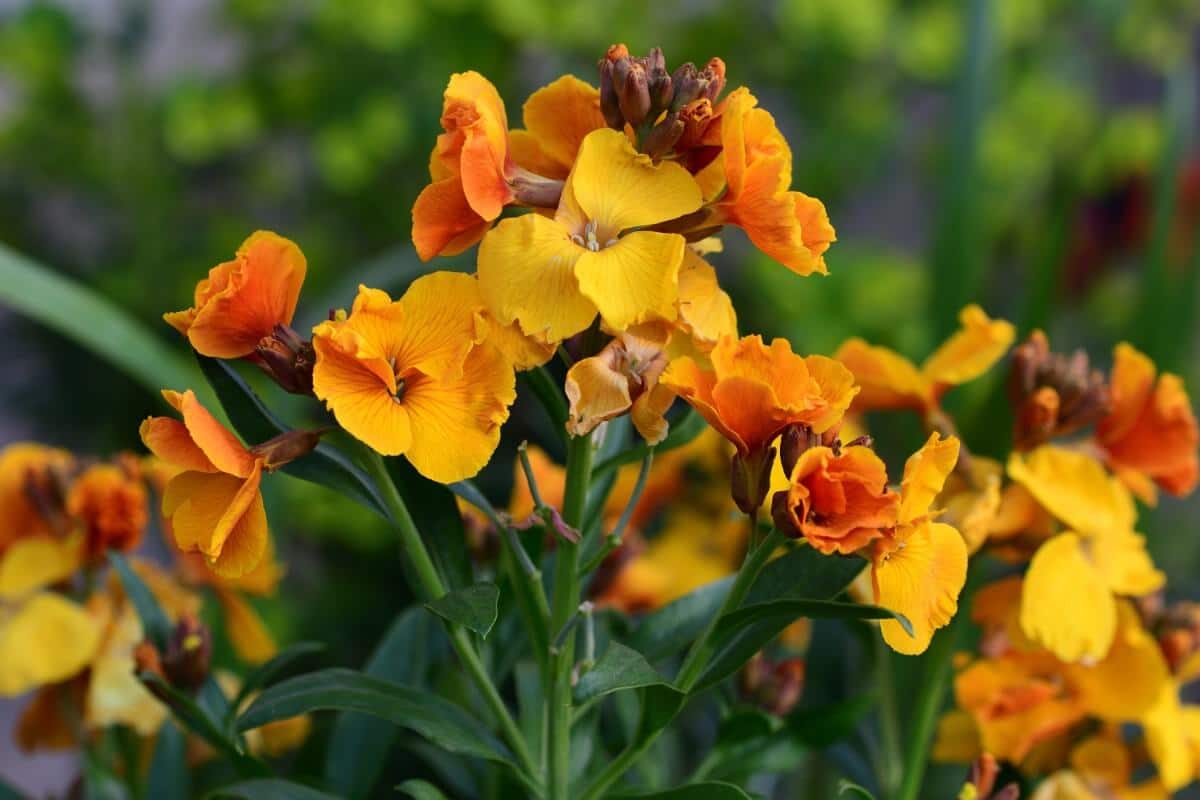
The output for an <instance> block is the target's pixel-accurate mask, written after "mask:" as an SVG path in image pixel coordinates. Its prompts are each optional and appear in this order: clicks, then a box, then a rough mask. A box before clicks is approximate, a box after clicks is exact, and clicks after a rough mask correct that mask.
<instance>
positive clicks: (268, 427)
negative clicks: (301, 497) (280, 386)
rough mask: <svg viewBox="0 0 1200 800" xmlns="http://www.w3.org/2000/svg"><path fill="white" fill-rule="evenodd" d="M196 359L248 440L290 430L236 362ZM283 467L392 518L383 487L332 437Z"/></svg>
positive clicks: (222, 404) (300, 477)
mask: <svg viewBox="0 0 1200 800" xmlns="http://www.w3.org/2000/svg"><path fill="white" fill-rule="evenodd" d="M196 360H197V361H199V363H200V369H201V371H202V372H203V373H204V377H205V378H207V379H208V382H209V385H211V386H212V388H213V391H214V392H216V394H217V398H218V399H219V400H220V401H221V407H222V408H223V409H224V410H225V413H226V414H227V415H228V417H229V420H230V422H231V423H232V424H233V427H234V430H236V431H237V432H238V434H239V435H241V437H242V439H244V440H245V441H246V442H247V443H249V444H252V445H253V444H261V443H262V442H265V441H267V440H268V439H272V438H274V437H275V436H278V435H279V434H281V433H285V432H287V431H288V430H290V428H289V427H288V426H287V425H285V424H284V423H283V421H282V420H280V419H279V418H278V417H277V416H276V415H275V414H274V413H273V412H272V411H271V410H270V409H269V408H267V407H266V405H265V404H264V403H263V401H262V399H261V398H259V396H258V395H257V394H256V393H255V392H254V390H253V389H251V388H250V385H249V384H248V383H246V381H245V380H244V379H243V378H242V376H241V375H239V374H238V373H237V370H236V369H234V367H233V365H232V364H230V363H228V362H226V361H220V360H218V359H215V358H207V357H206V356H202V355H199V354H197V356H196ZM327 438H329V437H327ZM282 471H283V472H285V473H287V474H288V475H291V476H293V477H296V478H299V479H300V480H304V481H308V482H309V483H316V484H319V485H321V486H325V487H327V488H330V489H333V490H334V491H335V492H338V493H339V494H341V495H344V496H346V497H349V498H350V499H351V500H354V501H356V502H358V503H359V504H361V505H363V506H366V507H367V508H369V509H371V510H372V511H374V512H375V513H377V514H379V515H380V516H382V517H383V518H384V519H387V518H388V515H387V512H386V511H385V510H384V505H383V501H382V500H381V499H380V495H379V491H378V489H377V488H376V487H375V485H374V483H372V481H371V479H370V478H369V477H368V476H367V474H366V472H364V471H363V470H362V468H361V467H359V466H358V465H357V464H355V463H354V461H353V460H352V459H351V458H350V457H349V456H347V455H346V454H345V453H344V452H342V451H341V450H339V449H338V448H336V447H334V446H333V445H332V444H330V443H329V441H323V442H321V443H320V444H319V445H317V448H316V449H315V450H313V451H312V452H311V453H309V454H308V455H306V456H304V457H302V458H298V459H296V460H295V461H292V462H291V463H289V464H285V465H284V466H283V468H282Z"/></svg>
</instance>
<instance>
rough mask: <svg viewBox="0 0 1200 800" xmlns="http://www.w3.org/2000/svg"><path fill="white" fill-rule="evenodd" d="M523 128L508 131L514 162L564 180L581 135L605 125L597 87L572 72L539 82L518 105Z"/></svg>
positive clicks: (569, 170) (509, 145)
mask: <svg viewBox="0 0 1200 800" xmlns="http://www.w3.org/2000/svg"><path fill="white" fill-rule="evenodd" d="M521 114H522V118H523V119H524V122H525V129H524V130H521V129H517V130H513V131H509V134H508V149H509V154H510V155H511V156H512V159H513V161H515V162H517V165H518V166H521V167H524V168H525V169H527V170H529V171H531V172H534V173H536V174H538V175H544V176H545V177H547V178H556V179H558V180H565V179H566V177H567V175H569V174H570V172H571V165H572V164H574V163H575V156H576V155H577V154H578V152H579V146H580V145H581V144H582V143H583V140H584V138H585V137H586V136H587V135H588V134H589V133H591V132H592V131H594V130H599V129H600V128H606V127H608V126H607V125H606V124H605V122H604V115H603V114H601V113H600V90H599V89H597V88H596V87H594V86H592V85H591V84H589V83H586V82H585V81H581V80H579V78H576V77H575V76H574V75H563V76H562V77H561V78H559V79H558V80H556V81H553V82H552V83H550V84H549V85H547V86H543V87H542V88H540V89H538V90H537V91H536V92H534V93H533V94H531V95H529V99H528V100H526V101H525V105H524V106H523V107H522V109H521Z"/></svg>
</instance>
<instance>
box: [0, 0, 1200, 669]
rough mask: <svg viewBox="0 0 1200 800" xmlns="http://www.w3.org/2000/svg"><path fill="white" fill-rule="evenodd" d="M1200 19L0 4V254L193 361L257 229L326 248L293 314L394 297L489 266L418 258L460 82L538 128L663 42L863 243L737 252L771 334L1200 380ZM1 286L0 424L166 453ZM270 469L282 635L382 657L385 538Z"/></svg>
mask: <svg viewBox="0 0 1200 800" xmlns="http://www.w3.org/2000/svg"><path fill="white" fill-rule="evenodd" d="M1198 26H1200V4H1197V3H1196V2H1195V0H1073V1H1068V0H961V1H960V0H922V1H920V2H902V1H901V0H745V2H737V3H721V2H716V0H686V1H685V0H679V1H676V2H667V1H665V0H664V1H663V2H656V3H646V2H644V0H420V2H416V1H413V0H342V1H341V2H305V3H294V2H284V1H283V0H164V1H163V2H154V3H150V2H137V1H136V0H73V1H72V2H62V3H39V2H35V3H29V2H22V1H21V0H15V2H14V0H0V243H2V244H3V245H5V246H7V247H8V248H11V249H12V250H13V251H17V252H19V253H22V254H24V255H25V256H27V257H29V258H30V259H33V260H36V261H38V262H41V263H42V264H45V265H48V266H49V267H50V268H51V269H52V270H54V271H56V272H58V273H60V274H62V275H65V276H69V277H71V278H73V279H77V280H78V281H81V282H82V283H83V284H85V285H86V286H88V287H90V288H91V289H92V290H94V291H95V292H96V293H97V294H99V295H100V296H102V297H104V298H107V299H108V300H109V301H111V302H112V303H114V304H115V305H117V306H119V307H120V308H121V309H124V310H125V311H126V312H128V314H129V315H131V316H132V317H133V318H134V319H135V320H136V321H137V322H139V323H141V324H143V325H145V326H147V327H148V328H149V329H151V330H152V331H154V332H155V333H156V334H157V335H158V336H159V337H160V338H161V340H162V342H163V343H164V346H165V347H167V348H169V349H170V350H171V351H172V352H173V353H174V354H175V355H177V356H178V357H179V359H180V360H181V362H183V363H186V350H185V346H184V343H183V342H182V340H180V339H179V338H178V337H177V336H175V334H174V333H173V332H172V331H170V330H169V329H168V328H167V326H166V325H165V324H163V323H162V322H161V320H160V315H161V314H162V312H163V311H166V310H173V309H177V308H182V307H186V306H187V305H189V301H190V297H191V290H192V287H193V286H194V284H195V282H196V281H197V280H198V279H199V278H200V277H202V276H203V275H204V273H205V272H206V270H207V269H208V268H209V267H211V266H213V265H214V264H216V263H218V262H220V261H222V260H225V259H227V258H228V257H230V255H231V254H232V253H233V251H234V249H235V248H236V247H237V245H238V244H239V243H240V242H241V240H242V239H243V238H244V237H245V236H246V235H247V234H248V233H249V232H251V231H252V230H254V229H256V228H263V227H265V228H271V229H274V230H276V231H278V232H280V233H282V234H284V235H286V236H288V237H291V238H292V239H294V240H296V241H297V242H298V243H299V244H300V245H301V247H302V248H303V250H304V252H305V253H306V255H307V256H308V260H309V274H308V281H307V284H306V286H305V290H304V296H303V298H302V301H301V304H302V307H301V312H300V314H299V316H298V322H299V324H298V325H297V327H303V326H304V325H307V324H310V323H312V322H315V321H316V320H318V319H320V318H322V317H323V316H324V315H325V314H326V313H327V311H328V309H329V308H330V307H331V306H341V305H345V304H347V303H349V301H350V300H351V298H352V294H353V289H354V287H355V286H356V284H357V283H358V282H359V281H363V282H366V283H369V284H372V285H376V286H380V287H382V288H386V289H389V290H391V291H393V292H398V291H402V289H403V287H404V286H405V285H406V284H407V282H408V281H409V280H411V279H412V277H413V276H415V275H417V274H420V272H421V271H422V270H424V269H428V268H435V267H445V266H452V267H454V268H461V269H470V268H471V266H472V262H471V256H468V257H466V258H458V259H453V260H450V261H449V262H448V263H436V264H433V265H422V264H420V262H418V261H417V259H416V255H415V253H414V251H413V249H412V246H411V244H410V243H409V224H410V218H409V210H410V208H411V205H412V202H413V200H414V198H415V197H416V194H417V193H418V192H419V191H420V189H421V188H422V186H423V185H424V184H425V182H426V180H427V177H428V174H427V170H426V165H427V159H428V153H429V150H430V148H431V146H432V143H433V140H434V137H435V135H436V134H437V132H438V131H439V127H438V117H439V114H440V108H441V93H442V90H443V88H444V86H445V83H446V80H447V78H448V76H449V74H450V73H451V72H454V71H460V70H464V69H468V68H470V69H476V70H479V71H480V72H482V73H483V74H485V75H486V76H488V77H489V78H490V79H491V80H492V81H493V82H495V83H496V85H497V86H498V88H499V89H500V92H501V94H502V96H503V97H504V98H505V99H506V102H507V105H508V112H509V118H510V122H511V123H512V124H514V125H516V124H519V114H520V105H521V102H522V100H523V99H524V98H525V97H526V96H527V95H528V94H529V93H530V92H531V91H532V90H534V89H535V88H537V87H539V86H541V85H543V84H545V83H547V82H549V81H550V80H552V79H554V78H555V77H557V76H558V75H560V74H562V73H564V72H572V73H574V74H576V75H578V76H580V77H581V78H584V79H586V80H589V81H591V82H593V83H594V82H595V81H596V78H595V62H596V60H597V58H599V57H600V56H601V55H602V54H603V52H604V49H605V48H606V47H607V46H608V45H609V44H611V43H613V42H617V41H622V42H625V43H627V44H628V45H629V46H630V49H631V50H633V51H634V52H639V53H640V52H644V51H645V50H646V49H648V48H649V47H651V46H654V45H661V46H662V47H663V48H664V50H665V52H666V56H667V61H668V64H669V65H677V64H679V63H681V62H683V61H694V62H697V63H703V62H704V61H705V60H707V59H708V58H709V57H710V56H712V55H719V56H721V57H722V58H723V59H724V60H725V61H726V63H727V65H728V72H729V80H730V85H731V86H736V85H739V84H743V83H744V84H747V85H748V86H750V87H751V89H752V90H753V91H754V92H755V94H756V95H757V96H758V97H759V99H760V103H761V104H762V105H763V106H765V107H766V108H768V109H769V110H770V111H771V112H772V113H773V114H774V115H775V116H776V118H777V119H778V121H779V124H780V126H781V128H782V129H783V130H784V132H785V133H786V134H787V136H788V139H789V141H790V142H791V143H792V147H793V151H794V155H795V167H794V172H795V180H794V184H793V185H794V187H795V188H799V189H800V190H802V191H804V192H806V193H808V194H812V195H815V196H817V197H820V198H821V199H822V200H824V201H825V202H826V204H827V206H828V208H829V212H830V216H831V218H832V220H833V222H834V225H835V226H836V227H837V230H838V237H839V242H838V243H837V244H836V245H834V247H833V248H832V249H831V251H830V252H829V253H828V263H829V268H830V273H831V274H830V276H829V277H827V278H818V277H813V278H808V279H801V278H798V277H796V276H794V275H792V274H791V273H790V272H788V271H787V270H786V269H784V268H782V267H780V266H779V265H777V264H774V263H773V262H770V261H769V260H767V259H765V258H764V257H762V256H760V255H758V254H756V253H754V252H753V251H751V249H750V248H749V247H747V246H746V242H745V240H744V239H743V237H741V235H740V234H738V233H731V234H730V235H729V236H728V237H727V251H726V252H725V253H724V254H721V255H718V256H715V257H714V258H713V260H714V262H715V263H716V264H717V266H718V269H719V270H720V273H721V277H722V282H723V284H724V285H725V286H726V288H727V289H728V290H729V291H730V293H731V294H732V295H733V296H734V299H735V303H736V305H737V308H738V311H739V314H740V327H741V329H742V331H743V332H751V331H758V332H762V333H764V334H766V335H785V336H788V337H789V338H790V339H791V340H792V342H793V344H794V345H795V346H796V348H797V349H798V350H800V351H804V352H821V353H829V352H831V351H832V350H833V349H834V348H836V346H837V345H838V343H839V342H840V341H842V340H843V339H844V338H846V337H847V336H850V335H861V336H864V337H866V338H868V339H870V340H873V341H875V342H877V343H880V344H887V345H889V346H892V347H895V348H896V349H898V350H900V351H901V352H904V353H906V354H908V355H910V356H912V357H915V358H919V357H923V356H924V355H925V354H926V353H927V352H928V351H929V350H930V349H931V348H932V347H933V346H934V345H935V344H936V343H937V342H938V341H940V339H941V338H942V337H943V336H945V335H946V334H947V333H948V332H949V331H950V330H951V329H952V328H953V327H954V325H955V316H956V314H957V311H958V309H959V308H960V307H961V306H962V305H964V304H965V303H967V302H970V301H977V302H980V303H981V304H982V305H983V306H984V307H985V309H986V310H987V311H988V312H989V313H990V314H992V315H993V316H1003V317H1006V318H1008V319H1011V320H1013V321H1014V322H1016V323H1017V324H1018V325H1019V326H1020V329H1021V335H1022V336H1024V335H1025V334H1026V333H1027V332H1028V331H1029V330H1030V329H1031V328H1033V327H1037V326H1042V327H1045V328H1046V329H1047V331H1048V333H1049V334H1050V338H1051V342H1052V344H1053V345H1055V346H1056V348H1057V349H1069V348H1073V347H1076V346H1084V347H1087V348H1088V349H1089V351H1090V352H1091V354H1092V356H1093V358H1094V360H1095V361H1096V362H1097V363H1099V364H1100V365H1106V364H1107V363H1108V362H1109V360H1110V353H1111V347H1112V345H1113V344H1115V343H1116V342H1117V341H1118V340H1121V339H1126V340H1128V341H1130V342H1132V343H1133V344H1135V345H1137V346H1138V347H1140V348H1142V349H1144V350H1145V351H1147V352H1148V353H1150V354H1151V355H1152V356H1154V357H1155V358H1156V359H1157V360H1158V361H1159V363H1160V364H1162V365H1165V366H1166V367H1167V368H1170V369H1172V370H1175V371H1179V372H1182V373H1183V374H1184V375H1185V377H1186V378H1187V379H1188V382H1189V385H1190V386H1191V387H1193V392H1194V393H1200V392H1197V387H1200V380H1198V378H1200V370H1197V366H1196V360H1195V355H1194V354H1195V349H1194V345H1195V340H1196V338H1197V314H1196V301H1197V292H1198V287H1197V276H1198V275H1200V255H1198V248H1197V247H1196V243H1195V232H1196V229H1197V225H1198V221H1200V148H1198V147H1197V138H1196V117H1197V114H1196V108H1197V105H1198V102H1200V100H1198V94H1197V92H1198V89H1197V84H1198V80H1197V63H1198V58H1197V55H1198V53H1200V40H1198V38H1197V30H1198ZM3 256H4V254H3V253H0V262H2V261H3ZM7 274H9V273H0V277H2V276H4V275H7ZM5 283H6V284H7V285H5V286H3V287H0V342H3V347H2V350H3V352H4V353H5V355H6V359H5V361H6V363H5V375H6V377H5V379H4V380H3V381H2V382H0V442H9V441H14V440H18V439H24V438H33V439H38V440H42V441H47V442H52V443H54V444H59V445H65V446H68V447H72V448H75V449H77V450H80V451H83V452H93V453H98V454H103V453H108V452H111V451H114V450H118V449H123V448H130V449H138V448H139V443H138V440H137V434H136V431H137V424H138V422H139V421H140V420H141V419H142V418H143V417H144V416H146V415H147V414H150V413H161V411H162V407H161V404H160V402H159V400H158V398H157V397H156V396H155V395H154V394H153V393H152V392H150V391H149V390H148V387H147V386H146V385H145V383H146V381H144V380H143V381H141V382H139V381H137V380H134V379H133V378H131V377H129V376H128V375H127V374H125V373H123V372H121V371H120V370H118V369H116V368H115V367H114V366H113V365H112V364H111V363H110V362H109V361H108V360H105V359H104V358H101V357H98V356H97V355H96V354H94V353H93V352H90V351H89V350H86V349H83V348H81V347H79V346H77V345H76V344H74V343H73V342H72V341H71V340H70V339H69V338H67V337H65V336H63V335H61V334H60V333H55V332H52V331H51V330H49V329H48V328H47V327H44V326H42V325H39V324H37V323H35V322H31V321H29V320H28V319H27V318H26V317H24V316H22V315H21V314H18V313H15V312H13V311H12V310H11V308H12V307H21V306H24V305H31V304H32V305H36V303H37V302H38V300H37V297H36V295H35V294H31V293H32V292H33V287H31V286H28V285H26V284H25V283H23V282H21V281H14V280H7V281H5ZM5 306H9V307H10V308H9V309H6V308H5ZM1000 372H1001V370H996V373H997V374H995V375H992V376H991V379H989V380H984V381H981V382H979V383H978V384H977V385H975V386H972V387H969V388H967V389H964V390H961V391H960V392H957V393H955V394H954V395H953V396H952V401H951V402H952V405H953V407H954V410H956V411H958V412H959V413H960V414H961V415H962V420H963V423H964V430H965V432H966V437H967V441H968V444H970V446H971V447H972V448H973V449H975V450H977V451H980V452H990V453H993V454H996V453H1002V452H1003V448H1004V447H1005V444H1006V442H1007V436H1008V430H1009V425H1010V419H1009V417H1008V412H1007V410H1006V409H1005V407H1004V404H1003V402H1002V401H999V402H998V400H997V398H999V396H1000V393H999V392H998V391H997V390H998V389H999V388H1000V382H1001V378H1002V376H1001V375H1000V374H999V373H1000ZM523 402H524V401H523ZM541 424H543V423H542V420H541V418H540V417H538V416H537V413H536V409H534V410H533V411H532V412H528V411H526V410H525V409H523V408H518V413H517V414H516V415H515V421H514V423H513V425H512V430H511V431H510V433H509V435H507V436H506V444H505V449H504V451H503V452H502V455H501V456H499V457H498V459H497V462H498V463H497V464H496V465H494V468H493V469H492V470H491V471H490V472H489V475H488V476H487V480H486V481H485V483H486V485H487V486H488V487H489V488H490V490H491V491H493V492H494V493H495V494H496V495H497V496H498V499H500V500H502V499H503V494H504V492H505V490H506V482H507V481H508V480H510V478H509V475H510V464H511V461H510V460H509V459H508V455H509V454H511V452H512V450H511V448H512V446H513V445H515V443H516V442H517V441H519V440H520V439H521V438H523V437H525V436H536V435H537V433H538V430H539V429H538V426H539V425H541ZM272 483H273V485H272V486H271V487H270V492H271V495H270V497H269V500H270V501H271V504H272V508H271V519H272V525H273V528H274V530H275V532H276V536H277V538H278V539H279V540H280V541H281V549H282V551H283V555H284V558H285V560H286V561H287V562H288V563H289V569H290V571H289V577H288V579H287V580H286V581H285V583H284V587H283V590H282V595H283V597H284V598H286V600H283V601H274V602H272V603H267V604H266V610H267V612H268V614H269V617H270V620H271V623H272V625H273V627H274V629H275V631H276V632H277V633H278V634H280V636H281V638H284V639H290V638H298V637H311V638H318V639H323V640H326V641H331V643H332V645H333V649H334V652H335V653H336V654H337V659H338V660H339V662H341V663H357V662H358V661H361V659H362V658H363V657H364V655H365V654H366V653H367V652H369V649H370V647H371V645H372V643H373V642H374V641H375V640H376V639H377V638H378V636H379V634H380V633H381V632H382V631H383V630H384V628H385V627H386V625H387V624H388V622H389V621H390V620H391V618H392V615H393V613H394V611H395V609H396V608H397V607H398V605H399V604H400V603H402V602H403V601H404V596H405V595H404V590H403V589H402V588H400V586H401V579H400V573H399V569H398V567H397V566H396V565H395V563H394V560H392V559H390V558H389V555H390V554H391V553H392V551H393V545H392V541H391V538H390V535H389V534H388V532H387V531H386V530H383V529H382V527H381V526H380V525H379V524H378V523H377V522H376V521H375V520H374V519H373V518H371V517H369V516H368V515H366V514H365V513H360V512H358V511H356V510H355V509H354V508H352V507H349V506H348V505H347V504H345V503H342V502H339V500H338V499H337V498H335V497H332V496H331V495H329V494H327V493H326V492H325V491H324V490H318V489H314V488H312V487H310V486H309V485H307V484H297V483H291V482H285V481H284V480H277V481H273V482H272ZM1147 519H1148V521H1147V522H1145V527H1146V529H1147V530H1148V532H1149V533H1150V540H1151V547H1152V549H1153V550H1154V552H1155V554H1156V556H1157V558H1158V559H1159V561H1160V563H1161V564H1162V565H1163V567H1164V568H1165V569H1166V571H1167V572H1168V573H1169V575H1170V577H1171V580H1172V584H1173V591H1175V592H1176V593H1178V594H1181V595H1184V596H1196V595H1200V581H1198V580H1197V575H1200V572H1198V571H1197V567H1198V566H1200V537H1198V536H1196V535H1194V533H1193V531H1194V530H1195V528H1196V524H1197V522H1198V520H1200V504H1198V501H1196V500H1194V499H1193V500H1190V501H1186V502H1177V501H1171V500H1167V501H1165V502H1164V504H1163V507H1162V508H1160V509H1159V510H1157V511H1156V512H1154V514H1153V515H1151V516H1149V517H1148V518H1147ZM347 619H351V620H353V624H346V622H345V621H346V620H347Z"/></svg>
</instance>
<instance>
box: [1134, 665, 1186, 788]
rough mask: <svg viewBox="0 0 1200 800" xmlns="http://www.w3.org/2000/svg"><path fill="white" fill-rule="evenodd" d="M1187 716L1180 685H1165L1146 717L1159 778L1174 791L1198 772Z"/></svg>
mask: <svg viewBox="0 0 1200 800" xmlns="http://www.w3.org/2000/svg"><path fill="white" fill-rule="evenodd" d="M1187 721H1188V720H1187V718H1186V717H1185V716H1184V713H1183V706H1182V705H1181V704H1180V702H1179V687H1178V686H1176V685H1175V683H1174V682H1170V681H1169V682H1167V684H1166V685H1164V686H1163V687H1162V688H1161V690H1160V692H1159V695H1158V698H1157V700H1156V701H1155V703H1154V705H1153V707H1151V709H1150V711H1149V712H1148V713H1147V714H1146V716H1145V718H1144V719H1143V720H1142V727H1143V729H1144V730H1145V734H1146V749H1147V750H1149V751H1150V758H1151V759H1152V760H1153V761H1154V766H1155V767H1157V768H1158V779H1159V780H1160V781H1162V783H1163V785H1164V786H1166V788H1167V789H1168V790H1170V791H1172V792H1174V791H1176V790H1178V789H1182V788H1183V787H1184V786H1186V785H1187V784H1188V783H1190V782H1191V780H1192V777H1193V776H1194V775H1195V773H1196V767H1197V764H1196V757H1195V754H1194V753H1193V752H1192V747H1191V746H1190V743H1189V742H1188V736H1187Z"/></svg>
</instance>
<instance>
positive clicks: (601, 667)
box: [575, 641, 668, 703]
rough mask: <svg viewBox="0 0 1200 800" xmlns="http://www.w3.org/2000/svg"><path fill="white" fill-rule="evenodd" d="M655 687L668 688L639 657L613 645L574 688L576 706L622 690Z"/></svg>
mask: <svg viewBox="0 0 1200 800" xmlns="http://www.w3.org/2000/svg"><path fill="white" fill-rule="evenodd" d="M655 685H664V686H665V685H668V684H667V681H665V680H663V677H662V676H661V675H659V674H658V672H657V671H656V670H655V669H654V667H652V666H650V664H649V662H647V661H646V659H645V658H644V657H643V656H642V654H641V653H639V652H638V651H636V650H634V649H632V648H629V647H626V646H625V645H623V644H621V643H620V642H617V641H612V642H609V645H608V649H607V650H605V651H604V655H602V656H601V657H600V661H599V662H597V663H596V666H594V667H593V668H592V669H591V670H590V671H589V672H587V673H586V674H584V676H583V677H582V678H580V679H579V683H578V684H576V686H575V702H577V703H586V702H587V701H588V700H591V699H593V698H596V697H602V696H604V695H606V694H611V693H612V692H617V691H620V690H622V689H638V688H641V687H643V686H655Z"/></svg>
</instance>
